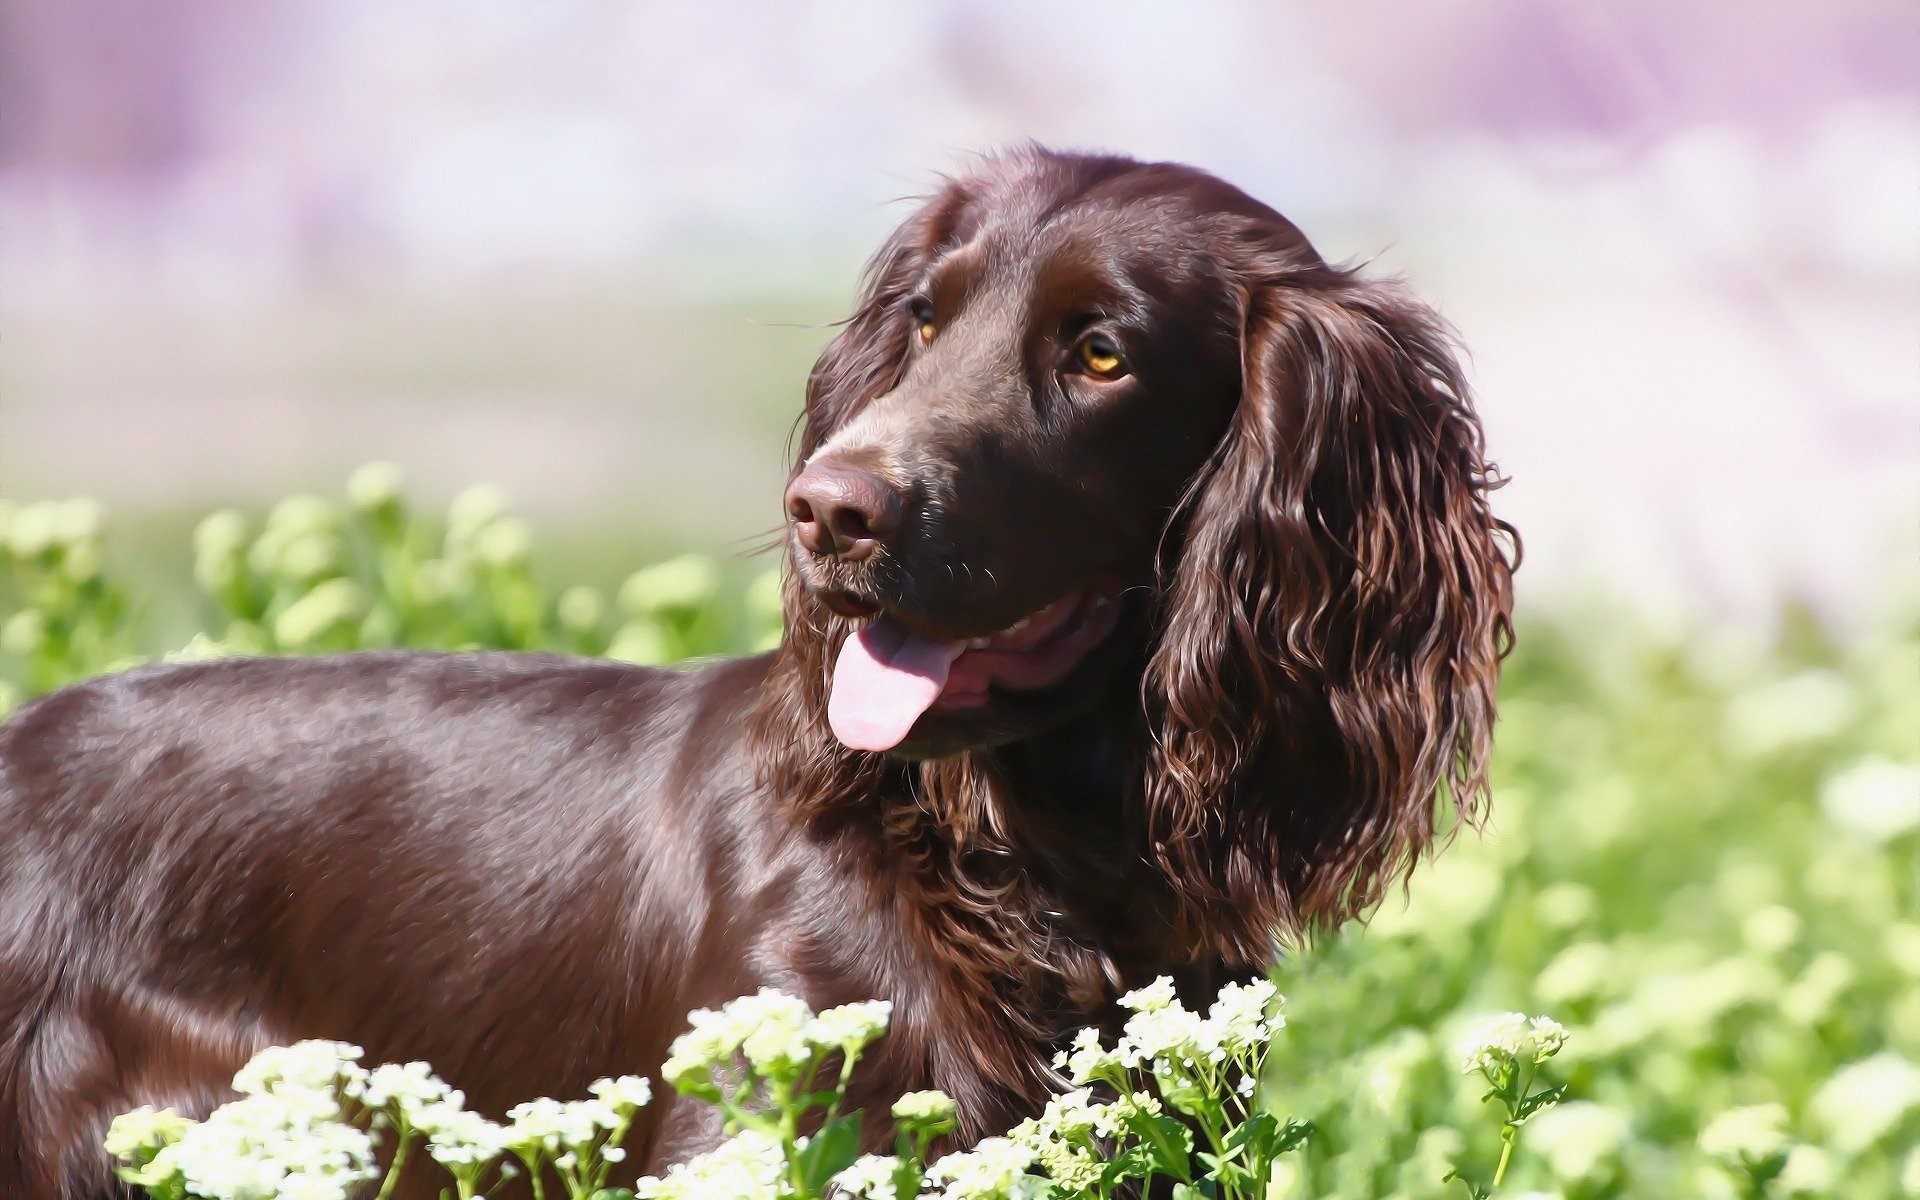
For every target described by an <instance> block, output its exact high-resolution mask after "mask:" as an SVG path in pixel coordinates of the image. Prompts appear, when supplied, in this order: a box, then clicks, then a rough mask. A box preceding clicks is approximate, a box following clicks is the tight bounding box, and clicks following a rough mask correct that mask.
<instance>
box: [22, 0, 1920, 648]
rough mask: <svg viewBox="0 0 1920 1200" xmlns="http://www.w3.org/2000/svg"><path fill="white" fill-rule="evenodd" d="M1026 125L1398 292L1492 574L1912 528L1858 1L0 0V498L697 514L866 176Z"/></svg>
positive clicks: (1620, 580)
mask: <svg viewBox="0 0 1920 1200" xmlns="http://www.w3.org/2000/svg"><path fill="white" fill-rule="evenodd" d="M1027 138H1033V139H1038V140H1040V141H1042V142H1045V143H1048V144H1052V145H1059V146H1067V147H1090V148H1104V149H1114V150H1120V151H1125V152H1127V153H1131V154H1135V155H1140V156H1146V157H1166V158H1176V159H1182V160H1186V161H1189V162H1192V163H1196V164H1198V165H1200V166H1203V167H1206V168H1209V169H1212V170H1214V171H1217V172H1219V173H1220V174H1222V175H1224V176H1226V177H1227V178H1229V179H1231V180H1233V181H1234V182H1236V183H1238V184H1240V185H1242V186H1243V187H1245V188H1246V189H1248V190H1249V191H1251V192H1253V193H1254V194H1256V195H1258V196H1259V197H1261V198H1262V199H1265V200H1267V201H1269V202H1271V203H1272V204H1274V205H1275V206H1276V207H1278V208H1280V209H1281V210H1282V211H1284V212H1286V213H1287V214H1289V215H1290V216H1292V217H1293V218H1294V219H1295V220H1296V221H1297V222H1298V223H1299V224H1300V225H1301V226H1302V227H1303V228H1305V229H1306V230H1307V231H1308V233H1309V235H1310V236H1311V237H1312V238H1313V239H1314V240H1315V242H1316V243H1317V244H1318V245H1319V247H1320V248H1321V250H1322V251H1323V252H1324V253H1325V254H1326V255H1328V256H1329V257H1331V258H1335V259H1342V260H1370V261H1371V262H1372V263H1373V264H1374V269H1376V270H1378V271H1381V272H1385V273H1393V274H1399V275H1402V276H1404V277H1405V278H1406V279H1407V280H1408V282H1409V283H1410V285H1411V286H1412V287H1413V288H1414V289H1415V290H1416V291H1417V292H1418V293H1420V294H1421V295H1423V296H1425V297H1427V298H1429V299H1431V300H1432V301H1433V302H1435V303H1436V304H1437V305H1438V306H1439V307H1440V308H1441V309H1442V310H1443V311H1444V312H1445V313H1446V315H1447V316H1448V317H1449V318H1450V319H1451V320H1452V321H1453V322H1454V323H1455V324H1456V325H1457V326H1458V327H1459V329H1460V331H1461V333H1462V335H1463V337H1464V340H1465V342H1466V344H1467V346H1468V347H1469V348H1470V350H1471V352H1472V358H1473V362H1472V373H1473V376H1474V379H1475V381H1476V384H1477V386H1478V389H1479V394H1480V401H1481V406H1482V411H1483V413H1484V415H1485V418H1486V421H1487V424H1488V428H1489V436H1490V441H1491V444H1492V448H1493V451H1494V453H1495V456H1496V457H1497V458H1498V459H1499V461H1500V462H1501V464H1502V466H1503V467H1504V468H1505V469H1506V470H1507V471H1508V472H1509V473H1510V474H1511V475H1512V476H1513V479H1514V483H1513V484H1512V486H1511V488H1510V490H1509V491H1507V492H1506V493H1504V495H1503V496H1502V498H1501V500H1500V508H1501V510H1502V511H1503V513H1504V514H1505V515H1507V516H1508V517H1509V518H1510V519H1512V520H1513V521H1514V522H1515V523H1516V524H1518V525H1519V526H1520V528H1521V529H1522V531H1523V533H1524V534H1525V536H1526V539H1527V550H1528V559H1527V566H1526V569H1525V571H1524V572H1523V573H1522V589H1523V596H1524V597H1526V598H1527V599H1529V600H1532V599H1534V598H1537V597H1542V596H1549V595H1566V594H1573V595H1592V594H1594V592H1595V590H1596V589H1598V590H1600V591H1603V592H1605V593H1607V594H1610V595H1611V594H1620V593H1626V594H1628V595H1629V596H1630V597H1631V598H1633V599H1635V600H1636V601H1638V602H1640V603H1643V604H1644V605H1646V606H1647V607H1649V608H1653V609H1661V608H1663V607H1664V608H1671V609H1686V610H1691V611H1692V612H1694V613H1696V614H1700V613H1704V614H1707V615H1710V616H1720V615H1727V616H1735V617H1738V616H1752V615H1756V614H1764V613H1768V612H1771V611H1773V610H1774V609H1775V608H1776V606H1777V602H1778V600H1779V598H1780V597H1782V596H1794V597H1803V598H1807V599H1810V600H1812V601H1813V602H1814V603H1816V604H1817V605H1818V606H1819V608H1820V609H1821V610H1822V611H1825V612H1828V613H1830V614H1833V615H1834V616H1835V617H1837V618H1839V619H1841V620H1843V621H1844V620H1846V619H1848V618H1849V617H1850V616H1852V615H1854V614H1856V613H1857V612H1858V611H1859V610H1860V609H1861V608H1862V607H1863V606H1867V605H1870V604H1871V603H1872V602H1873V601H1874V600H1875V598H1877V597H1880V596H1882V595H1884V594H1885V593H1886V591H1887V586H1888V580H1889V578H1890V576H1892V575H1894V574H1897V571H1898V569H1899V568H1900V567H1901V566H1902V564H1905V565H1906V566H1907V567H1909V568H1911V565H1912V564H1913V563H1914V562H1920V8H1916V7H1915V6H1914V5H1913V4H1911V3H1909V2H1905V0H1894V2H1889V3H1879V2H1873V0H1827V2H1824V3H1821V4H1819V5H1808V4H1802V3H1791V2H1786V0H1762V2H1754V3H1740V4H1674V3H1670V2H1668V0H1619V2H1613V3H1608V4H1604V5H1583V4H1572V3H1561V2H1555V0H1452V2H1449V3H1428V4H1420V5H1407V6H1400V5H1396V6H1387V7H1382V6H1375V5H1339V4H1333V3H1303V4H1290V5H1270V4H1255V3H1209V2H1189V3H1182V4H1178V5H1145V4H1142V5H1112V6H1099V7H1098V8H1094V7H1090V6H1086V5H1072V4H1046V3H1040V4H1036V3H1022V2H1016V0H985V2H978V0H976V2H964V0H934V2H927V3H918V4H913V5H901V4H897V3H835V4H817V5H793V4H771V3H739V4H729V5H724V6H714V5H699V4H685V5H668V4H644V3H618V2H614V0H459V2H453V0H410V2H408V3H404V4H395V3H391V2H390V0H272V2H269V0H61V2H60V3H46V2H44V0H0V497H5V498H11V499H15V500H25V499H35V498H40V497H46V496H64V495H69V494H87V495H92V496H96V497H98V498H100V499H101V500H102V501H104V502H105V503H106V504H107V505H108V507H109V509H110V511H112V512H113V513H114V514H115V520H116V522H117V523H120V524H123V525H125V524H127V523H131V525H132V527H133V528H135V529H148V530H152V531H154V533H155V538H154V539H153V540H155V541H156V542H157V541H159V540H161V539H160V538H159V534H160V533H161V532H164V531H168V530H173V529H180V530H184V528H185V526H186V525H187V523H188V522H189V521H190V520H191V519H192V518H193V517H194V516H196V515H198V514H200V513H203V512H204V511H206V510H207V509H208V508H209V507H211V506H214V505H224V504H238V505H241V506H243V507H262V506H264V505H265V504H266V503H268V502H269V501H270V500H272V499H274V498H277V497H279V496H281V495H284V494H286V493H288V492H290V491H298V490H306V489H313V490H321V491H326V492H329V493H335V492H337V490H338V488H339V486H340V483H341V481H342V480H343V479H344V478H345V476H346V474H347V473H348V471H349V470H350V469H351V468H352V467H353V466H354V465H356V464H358V463H361V462H364V461H367V460H369V459H376V458H378V459H391V460H394V461H396V462H398V463H399V464H401V465H402V466H403V467H404V468H405V469H406V471H407V475H408V477H409V478H410V479H411V480H412V481H413V486H414V489H415V490H416V491H417V492H419V493H420V494H421V495H422V496H423V497H426V498H429V499H433V498H440V499H444V498H445V497H446V496H448V495H451V494H452V493H454V492H455V491H457V490H458V489H459V488H460V487H462V486H463V485H466V484H468V483H471V482H474V481H478V480H487V481H493V482H497V483H499V484H501V485H503V486H504V487H505V489H506V490H507V492H508V493H509V494H511V495H512V496H513V498H514V501H515V502H516V504H517V505H519V506H520V507H522V508H525V509H528V510H530V511H531V512H532V513H533V514H534V515H535V516H536V517H537V519H538V520H539V522H540V524H541V527H542V528H543V529H545V530H548V531H551V532H552V533H554V534H555V535H556V536H557V538H558V540H559V542H560V543H561V544H562V545H571V546H572V547H573V550H572V551H571V552H569V553H571V555H572V558H573V559H574V560H578V563H584V564H586V566H585V567H584V569H587V570H589V571H590V572H593V571H601V570H604V571H605V572H607V573H611V572H617V571H619V570H623V569H625V568H627V567H630V566H631V565H632V564H634V563H635V562H638V561H640V560H641V559H642V558H645V557H649V556H654V555H657V554H660V553H664V552H667V551H673V550H682V549H704V550H708V551H714V552H722V553H724V552H728V551H733V550H744V549H746V548H748V547H750V546H751V545H752V544H753V543H754V542H755V540H756V535H757V534H759V533H761V532H763V531H765V530H766V529H768V528H769V527H770V526H771V525H772V523H773V521H774V520H775V519H776V517H777V514H778V511H779V506H778V494H779V487H780V483H781V480H782V478H783V474H784V471H785V467H786V459H785V445H786V438H787V435H788V432H789V429H790V424H791V420H792V417H793V415H794V414H795V412H796V411H797V408H798V405H799V402H800V394H801V384H802V380H803V378H804V375H805V371H806V368H807V366H808V364H809V363H810V362H811V360H812V358H813V356H814V355H815V354H816V353H817V351H818V349H819V347H820V346H821V344H822V343H823V342H824V341H825V339H826V337H827V330H826V329H825V324H826V323H827V322H830V321H832V320H833V319H834V318H836V317H837V316H839V315H840V314H841V313H842V312H843V311H844V310H845V309H846V308H847V306H848V303H849V300H850V298H851V296H852V294H853V289H854V283H855V279H856V276H857V272H858V270H859V267H860V265H861V263H862V262H863V260H864V257H865V255H866V254H867V253H868V252H869V251H870V250H871V249H872V247H873V246H874V245H875V244H876V243H877V241H878V240H879V239H880V237H881V236H882V235H883V234H884V232H885V231H886V230H887V229H888V228H890V227H891V225H892V224H893V223H894V222H895V221H897V220H898V219H900V217H901V216H902V215H903V213H904V211H905V207H904V205H902V204H900V203H895V201H897V200H898V199H899V198H901V197H906V196H911V195H913V194H916V193H918V192H921V191H924V190H925V189H926V188H927V187H928V186H929V183H930V181H931V180H932V178H933V174H934V172H936V171H939V170H941V169H943V168H950V167H953V166H955V165H957V164H960V163H963V162H964V160H965V156H966V155H967V154H968V153H969V152H973V151H979V150H986V149H991V148H993V147H996V146H1004V145H1008V144H1012V143H1016V142H1019V141H1021V140H1023V139H1027ZM136 540H138V539H136ZM172 540H175V541H176V542H177V539H172ZM594 563H602V564H603V566H601V567H596V566H594V565H593V564H594Z"/></svg>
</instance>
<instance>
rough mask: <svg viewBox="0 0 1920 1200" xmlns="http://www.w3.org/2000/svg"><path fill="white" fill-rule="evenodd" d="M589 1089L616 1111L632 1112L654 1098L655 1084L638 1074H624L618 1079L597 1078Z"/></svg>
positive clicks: (596, 1097) (588, 1086)
mask: <svg viewBox="0 0 1920 1200" xmlns="http://www.w3.org/2000/svg"><path fill="white" fill-rule="evenodd" d="M587 1091H588V1092H590V1093H592V1095H593V1096H594V1098H595V1099H597V1100H599V1101H600V1102H601V1103H602V1104H605V1105H607V1106H608V1107H609V1108H612V1109H614V1110H615V1111H616V1112H632V1111H634V1110H635V1109H639V1108H645V1107H646V1106H647V1102H648V1101H649V1100H652V1099H653V1085H652V1084H650V1083H648V1082H647V1081H646V1080H644V1079H642V1078H641V1077H640V1076H638V1075H622V1076H620V1077H619V1078H617V1079H596V1080H594V1081H593V1082H592V1083H590V1084H588V1085H587Z"/></svg>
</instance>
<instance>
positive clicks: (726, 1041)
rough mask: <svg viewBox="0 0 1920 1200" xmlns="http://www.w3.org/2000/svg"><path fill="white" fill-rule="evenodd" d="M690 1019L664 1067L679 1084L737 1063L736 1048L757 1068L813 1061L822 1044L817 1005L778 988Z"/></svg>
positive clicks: (787, 1066) (670, 1079) (765, 1069)
mask: <svg viewBox="0 0 1920 1200" xmlns="http://www.w3.org/2000/svg"><path fill="white" fill-rule="evenodd" d="M849 1007H851V1006H849ZM687 1020H688V1024H689V1026H690V1028H689V1029H688V1030H687V1032H685V1033H683V1034H681V1035H680V1036H679V1037H677V1038H675V1039H674V1040H673V1045H672V1046H670V1047H669V1048H668V1053H667V1061H666V1063H665V1065H663V1066H662V1067H661V1068H660V1070H661V1074H662V1075H663V1076H664V1077H665V1078H666V1079H667V1081H668V1082H669V1083H672V1084H674V1085H675V1086H676V1087H684V1086H686V1085H687V1084H689V1083H693V1082H697V1081H699V1080H701V1079H703V1078H707V1077H709V1076H711V1074H712V1073H713V1072H714V1071H715V1070H721V1069H724V1068H726V1067H728V1066H730V1065H732V1063H733V1058H734V1055H736V1054H742V1055H745V1056H746V1059H747V1061H748V1062H750V1063H752V1064H753V1066H754V1068H755V1069H756V1070H759V1071H762V1072H769V1071H778V1072H786V1071H791V1070H793V1069H795V1068H797V1067H798V1066H800V1065H801V1064H804V1063H806V1062H807V1061H809V1060H810V1059H811V1058H812V1056H813V1053H814V1051H815V1049H816V1046H815V1045H814V1043H813V1042H811V1041H810V1040H809V1037H808V1034H809V1031H810V1029H811V1027H812V1023H813V1020H814V1016H813V1011H812V1010H811V1009H809V1008H808V1007H807V1005H806V1002H805V1001H802V1000H799V999H796V998H795V997H793V996H789V995H787V994H786V993H784V992H781V991H779V990H777V989H774V988H762V989H761V990H760V991H759V992H757V993H755V994H754V995H751V996H742V997H740V998H739V999H738V1000H733V1001H730V1002H728V1003H727V1004H724V1005H722V1006H720V1007H719V1008H717V1009H707V1008H703V1009H698V1010H696V1011H694V1012H693V1013H692V1014H690V1015H689V1016H688V1018H687Z"/></svg>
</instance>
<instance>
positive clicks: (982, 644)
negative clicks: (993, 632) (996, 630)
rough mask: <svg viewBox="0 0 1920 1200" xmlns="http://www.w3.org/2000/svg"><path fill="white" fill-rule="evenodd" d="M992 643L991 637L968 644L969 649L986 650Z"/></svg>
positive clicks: (976, 639) (978, 638)
mask: <svg viewBox="0 0 1920 1200" xmlns="http://www.w3.org/2000/svg"><path fill="white" fill-rule="evenodd" d="M992 641H993V639H992V638H990V637H977V638H974V639H973V640H972V641H970V642H968V643H967V649H969V650H985V649H986V648H987V646H988V645H989V644H990V643H991V642H992Z"/></svg>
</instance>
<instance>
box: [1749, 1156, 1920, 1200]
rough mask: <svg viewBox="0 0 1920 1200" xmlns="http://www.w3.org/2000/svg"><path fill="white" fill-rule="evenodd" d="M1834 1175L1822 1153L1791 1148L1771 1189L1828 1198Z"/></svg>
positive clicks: (1918, 1189) (1831, 1163)
mask: <svg viewBox="0 0 1920 1200" xmlns="http://www.w3.org/2000/svg"><path fill="white" fill-rule="evenodd" d="M1836 1174H1837V1173H1836V1172H1835V1171H1834V1169H1833V1159H1832V1157H1831V1156H1829V1155H1828V1154H1827V1152H1826V1151H1825V1150H1822V1149H1820V1148H1819V1147H1818V1146H1805V1145H1795V1146H1792V1147H1790V1148H1789V1149H1788V1150H1787V1161H1786V1163H1785V1164H1784V1165H1783V1166H1781V1168H1780V1173H1779V1174H1778V1175H1776V1176H1774V1178H1773V1186H1774V1187H1776V1188H1778V1189H1779V1190H1780V1191H1781V1192H1783V1193H1785V1194H1786V1195H1789V1196H1829V1195H1832V1194H1833V1182H1834V1178H1835V1176H1836ZM1912 1190H1914V1191H1920V1188H1914V1189H1912Z"/></svg>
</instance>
